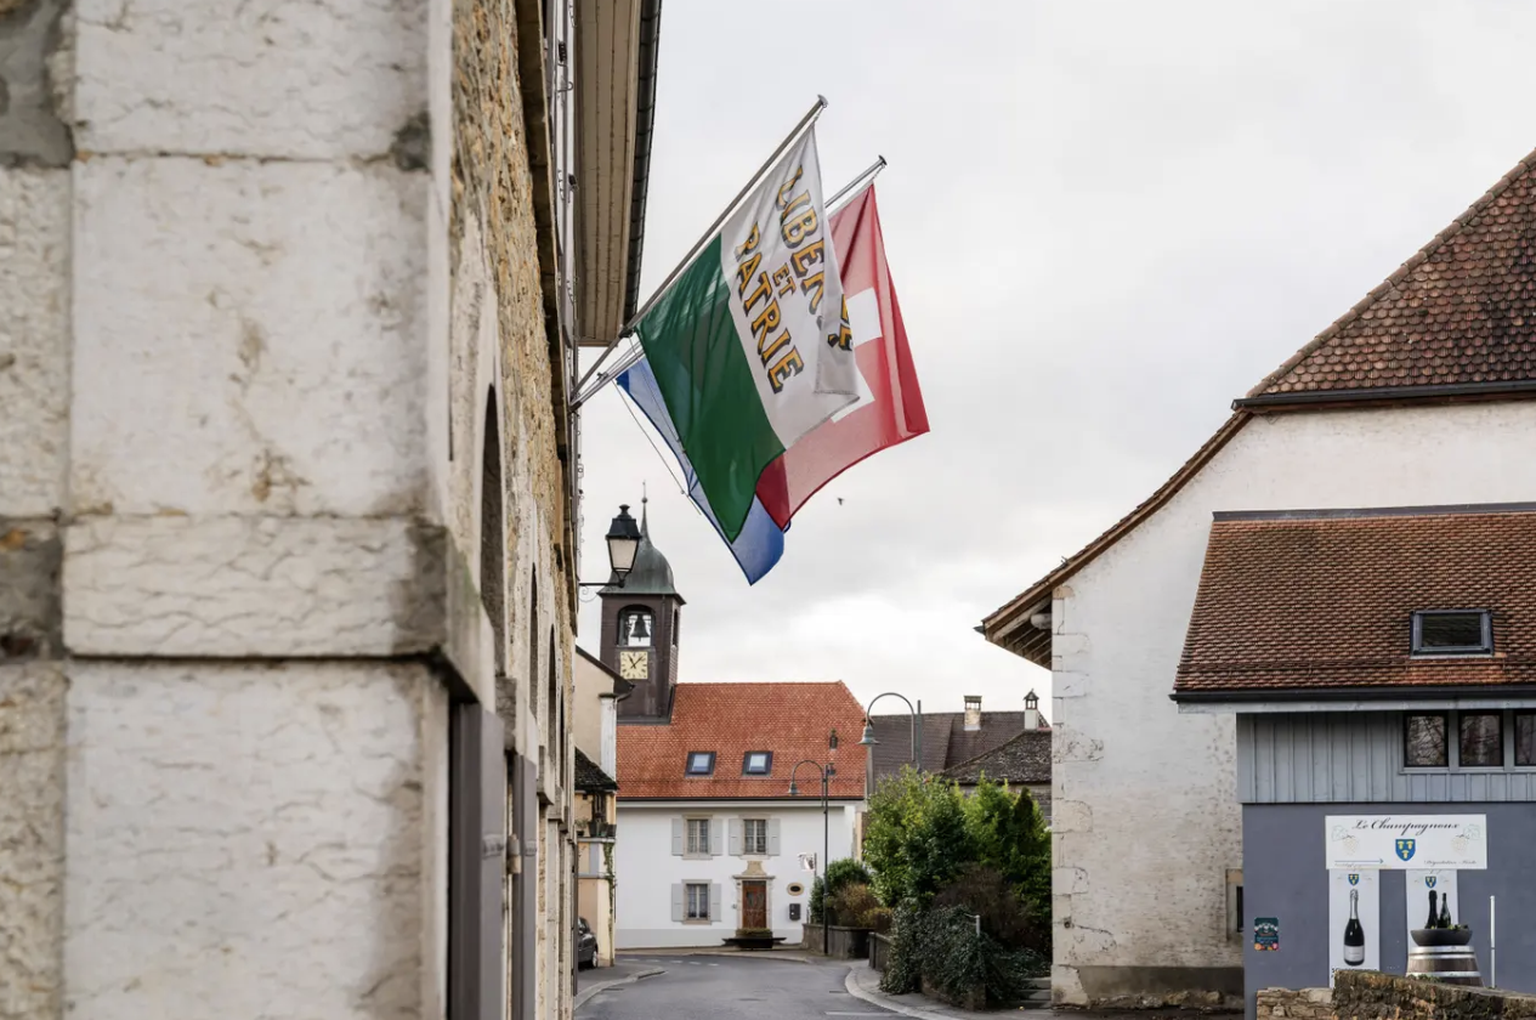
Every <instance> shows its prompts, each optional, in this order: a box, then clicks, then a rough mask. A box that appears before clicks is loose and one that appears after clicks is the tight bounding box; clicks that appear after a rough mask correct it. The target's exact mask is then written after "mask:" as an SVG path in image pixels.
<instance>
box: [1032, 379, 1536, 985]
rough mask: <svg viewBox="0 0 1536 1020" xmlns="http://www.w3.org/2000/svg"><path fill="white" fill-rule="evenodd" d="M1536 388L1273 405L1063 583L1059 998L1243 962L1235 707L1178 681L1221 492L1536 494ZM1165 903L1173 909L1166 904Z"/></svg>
mask: <svg viewBox="0 0 1536 1020" xmlns="http://www.w3.org/2000/svg"><path fill="white" fill-rule="evenodd" d="M1533 435H1536V403H1529V402H1516V403H1505V404H1484V405H1464V406H1455V407H1438V408H1415V409H1407V408H1400V409H1389V410H1388V409H1383V410H1373V411H1348V412H1344V411H1338V412H1319V413H1308V414H1292V415H1275V416H1271V417H1263V418H1258V419H1256V420H1254V421H1252V422H1250V423H1249V424H1248V425H1247V426H1246V427H1245V428H1244V429H1242V431H1240V432H1239V433H1238V434H1237V436H1236V437H1235V438H1233V439H1232V440H1231V441H1230V442H1229V443H1228V445H1227V446H1226V447H1225V448H1224V449H1223V450H1222V451H1221V452H1220V453H1219V454H1217V456H1216V457H1215V458H1214V459H1213V460H1212V461H1211V463H1209V464H1208V465H1207V466H1206V467H1205V469H1204V470H1203V471H1201V472H1200V473H1199V475H1197V476H1196V477H1195V479H1194V480H1192V481H1191V482H1190V483H1189V484H1188V485H1186V486H1185V487H1184V489H1183V490H1181V491H1180V492H1179V493H1178V494H1177V495H1176V496H1174V497H1173V498H1172V499H1171V500H1170V501H1169V503H1168V504H1167V505H1166V506H1164V507H1163V508H1162V509H1161V510H1160V511H1158V512H1157V513H1156V514H1155V515H1153V516H1152V517H1151V518H1150V519H1148V520H1147V521H1145V522H1143V523H1142V524H1141V526H1140V527H1138V528H1137V529H1135V530H1134V531H1132V532H1131V533H1130V534H1129V535H1128V536H1126V537H1125V538H1123V539H1122V540H1121V541H1120V542H1119V543H1117V544H1116V545H1114V546H1113V547H1112V548H1111V549H1110V550H1109V551H1108V552H1106V553H1105V554H1104V555H1102V556H1101V557H1100V558H1099V559H1097V560H1095V561H1094V562H1092V563H1090V564H1089V565H1088V566H1087V567H1085V568H1084V569H1083V570H1082V571H1081V572H1080V573H1079V574H1077V575H1076V576H1075V577H1073V578H1071V579H1070V580H1069V581H1068V582H1067V583H1066V584H1063V585H1061V586H1060V587H1059V588H1058V589H1057V591H1056V593H1055V595H1056V597H1055V600H1054V602H1053V606H1052V626H1053V627H1054V629H1055V632H1054V636H1053V639H1052V651H1053V656H1054V660H1053V663H1052V690H1053V695H1054V701H1055V704H1054V712H1053V718H1054V719H1055V720H1057V721H1056V724H1055V725H1056V735H1055V738H1054V745H1053V757H1054V759H1055V764H1054V767H1053V774H1052V794H1053V801H1054V803H1053V805H1052V815H1053V819H1052V821H1053V843H1054V858H1055V866H1056V867H1055V873H1054V881H1053V891H1054V894H1055V904H1054V906H1055V910H1054V913H1055V956H1056V959H1055V963H1056V966H1055V971H1054V976H1053V984H1054V986H1055V994H1056V996H1057V998H1058V1001H1064V1002H1068V1003H1080V1002H1083V1001H1085V1000H1086V999H1087V998H1088V997H1089V995H1092V994H1095V993H1094V988H1093V985H1094V982H1095V981H1096V980H1098V979H1099V978H1101V977H1103V976H1105V974H1106V973H1107V972H1097V973H1095V972H1093V971H1091V970H1089V969H1088V968H1101V967H1133V966H1134V967H1160V966H1176V967H1213V966H1232V967H1237V966H1241V963H1242V943H1241V942H1240V941H1239V940H1236V939H1229V938H1228V936H1227V934H1226V885H1225V878H1226V876H1225V870H1226V869H1228V868H1240V867H1241V866H1242V838H1241V825H1240V813H1239V809H1238V803H1237V798H1236V770H1235V749H1234V737H1233V730H1234V723H1233V720H1232V718H1231V717H1229V716H1209V715H1180V714H1179V712H1178V710H1177V709H1176V707H1175V705H1174V703H1173V702H1172V701H1171V700H1170V699H1169V694H1170V693H1171V691H1172V689H1173V681H1174V671H1175V669H1176V667H1177V665H1178V660H1179V654H1180V652H1181V650H1182V648H1183V644H1184V635H1185V629H1186V627H1187V626H1188V622H1189V614H1190V611H1191V609H1192V607H1193V605H1194V599H1195V591H1196V588H1197V586H1198V584H1199V579H1200V569H1201V565H1202V563H1203V561H1204V556H1205V547H1206V539H1207V536H1208V534H1209V532H1210V526H1211V514H1212V513H1213V512H1214V511H1218V510H1273V509H1307V508H1340V507H1383V506H1405V505H1426V504H1443V503H1484V502H1511V501H1520V500H1532V499H1536V458H1533V457H1532V456H1531V449H1532V445H1531V443H1532V436H1533ZM1170 922H1172V923H1170Z"/></svg>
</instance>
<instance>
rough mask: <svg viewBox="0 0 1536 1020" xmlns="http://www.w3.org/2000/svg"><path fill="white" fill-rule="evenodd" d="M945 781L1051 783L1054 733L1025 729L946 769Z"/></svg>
mask: <svg viewBox="0 0 1536 1020" xmlns="http://www.w3.org/2000/svg"><path fill="white" fill-rule="evenodd" d="M944 776H945V778H946V779H953V780H955V781H956V782H959V783H977V782H980V781H981V777H982V776H986V777H987V778H988V779H994V780H997V781H999V782H1008V783H1049V782H1050V781H1051V731H1050V730H1025V731H1024V732H1022V733H1020V734H1019V735H1018V736H1016V737H1014V738H1013V739H1012V740H1009V741H1006V742H1004V743H1002V744H999V745H998V746H996V747H994V748H992V749H991V750H990V751H985V752H983V753H981V754H979V755H977V756H976V757H974V758H972V759H971V760H969V761H964V762H961V763H960V764H958V765H953V766H951V767H950V768H947V769H945V770H944Z"/></svg>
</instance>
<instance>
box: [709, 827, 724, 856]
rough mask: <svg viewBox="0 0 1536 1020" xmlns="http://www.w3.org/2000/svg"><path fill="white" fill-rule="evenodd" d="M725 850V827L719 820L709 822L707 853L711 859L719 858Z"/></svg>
mask: <svg viewBox="0 0 1536 1020" xmlns="http://www.w3.org/2000/svg"><path fill="white" fill-rule="evenodd" d="M724 849H725V826H724V825H723V824H721V822H720V819H718V818H711V819H710V820H709V853H710V856H711V857H719V856H720V853H721V851H723V850H724Z"/></svg>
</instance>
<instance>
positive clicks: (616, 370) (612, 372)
mask: <svg viewBox="0 0 1536 1020" xmlns="http://www.w3.org/2000/svg"><path fill="white" fill-rule="evenodd" d="M887 165H888V164H887V163H886V161H885V157H884V156H881V157H880V158H879V159H877V160H875V161H874V162H873V163H871V164H870V165H869V166H868V167H866V168H865V169H864V171H863V172H862V173H860V174H859V176H857V177H855V178H854V179H853V180H851V181H849V182H848V183H847V184H845V185H843V186H842V187H841V188H838V189H837V193H836V194H835V195H833V196H832V200H831V201H829V202H828V203H827V214H828V215H831V213H832V211H833V209H834V208H835V207H836V206H837V204H838V203H839V202H841V201H843V200H844V199H846V198H847V197H848V196H850V195H852V194H853V193H854V192H855V191H856V190H858V188H859V186H860V185H863V184H868V183H869V182H870V181H873V180H874V179H875V178H876V177H878V176H880V171H882V170H884V169H885V168H886V166H887ZM733 211H734V209H732V210H728V211H727V212H728V213H729V212H733ZM721 220H722V222H723V221H724V217H721ZM718 226H719V224H718V223H717V224H716V227H718ZM713 236H714V231H713V230H711V231H710V233H709V234H706V235H705V240H706V241H707V240H708V239H709V238H711V237H713ZM694 247H695V249H697V247H698V246H697V245H695V246H694ZM689 257H690V258H691V257H692V256H691V255H690V256H689ZM679 268H681V267H679ZM672 275H673V276H676V275H677V271H676V270H673V274H672ZM671 282H672V278H671V277H668V280H667V284H664V285H663V286H662V287H661V288H658V289H657V291H656V293H655V294H654V295H653V296H652V298H651V300H650V301H647V302H646V304H645V307H644V308H642V309H640V311H639V312H637V313H636V314H635V318H634V320H631V322H632V323H633V322H634V321H638V320H639V318H640V316H641V315H642V314H644V313H645V312H646V311H648V310H649V309H650V306H651V305H652V304H654V303H655V301H656V298H658V297H660V296H661V293H662V291H663V290H665V289H666V287H667V286H669V285H670V284H671ZM629 329H630V326H628V325H626V326H625V327H624V329H623V330H621V331H620V333H619V337H618V339H616V340H614V341H613V343H612V344H610V345H609V346H608V349H607V350H605V351H603V353H602V355H600V356H599V358H598V360H599V362H601V360H602V358H603V357H606V356H607V355H608V353H609V352H610V351H612V350H613V348H614V347H616V346H618V343H619V340H622V339H623V338H624V335H625V333H626V332H627V331H628V330H629ZM643 357H645V349H644V348H642V347H641V346H640V344H639V342H638V341H637V342H636V343H635V344H634V345H633V346H632V347H630V349H629V350H627V351H625V352H624V353H623V354H621V355H620V356H619V360H618V361H617V362H615V364H614V366H613V367H612V368H610V369H609V370H608V371H606V372H604V373H603V374H602V376H601V377H600V378H599V379H598V380H597V381H596V382H594V383H593V384H592V385H591V387H589V388H588V389H587V390H586V392H582V390H581V387H582V386H584V385H586V381H587V379H588V378H590V377H591V375H592V372H593V371H596V370H597V365H595V364H594V365H593V366H592V370H591V371H589V372H587V374H586V375H584V376H582V377H581V382H580V383H578V384H577V386H576V396H575V397H574V398H572V400H571V410H573V411H574V410H576V409H577V408H578V407H580V406H581V405H582V404H585V403H586V402H587V401H588V400H590V399H591V398H592V396H593V394H595V393H597V391H598V390H601V389H602V388H603V387H604V386H605V385H607V384H608V382H610V381H611V380H613V379H616V378H618V377H619V376H621V375H623V374H624V373H625V371H627V370H628V369H629V368H631V367H632V366H634V365H635V364H636V363H637V362H639V361H640V359H641V358H643Z"/></svg>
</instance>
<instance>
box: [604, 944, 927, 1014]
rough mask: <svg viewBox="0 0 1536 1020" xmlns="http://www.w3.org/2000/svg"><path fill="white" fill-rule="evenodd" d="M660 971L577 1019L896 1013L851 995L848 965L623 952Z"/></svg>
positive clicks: (617, 990)
mask: <svg viewBox="0 0 1536 1020" xmlns="http://www.w3.org/2000/svg"><path fill="white" fill-rule="evenodd" d="M623 960H624V962H625V963H640V964H643V965H644V966H647V967H661V968H665V969H666V973H665V974H659V975H657V976H656V977H651V978H646V979H645V980H643V981H640V982H637V983H635V984H628V985H617V986H615V987H613V988H607V989H604V990H603V991H601V992H599V993H597V995H595V996H593V998H592V999H591V1001H589V1002H587V1003H586V1004H585V1005H584V1006H582V1007H581V1013H580V1015H581V1020H841V1018H843V1017H847V1018H850V1020H851V1018H854V1017H894V1016H899V1015H900V1014H897V1013H892V1012H891V1011H890V1010H886V1009H881V1008H880V1007H879V1006H873V1005H870V1004H869V1003H867V1002H864V1001H863V1000H862V999H855V998H854V997H853V996H851V995H849V994H848V992H847V990H846V989H845V988H844V987H843V979H844V978H846V977H847V975H848V965H847V964H838V963H820V962H817V963H797V962H795V961H792V960H766V959H761V958H756V959H750V960H740V959H733V958H731V957H729V956H658V957H655V958H654V959H651V958H647V957H644V956H625V957H623Z"/></svg>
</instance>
